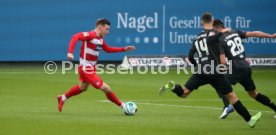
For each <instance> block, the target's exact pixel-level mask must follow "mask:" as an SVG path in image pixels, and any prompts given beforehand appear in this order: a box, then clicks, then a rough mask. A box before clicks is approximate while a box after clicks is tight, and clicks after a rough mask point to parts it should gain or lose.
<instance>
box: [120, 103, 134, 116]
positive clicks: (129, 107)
mask: <svg viewBox="0 0 276 135" xmlns="http://www.w3.org/2000/svg"><path fill="white" fill-rule="evenodd" d="M123 110H124V113H125V115H134V114H135V113H136V112H137V105H136V104H135V103H134V102H125V106H124V109H123Z"/></svg>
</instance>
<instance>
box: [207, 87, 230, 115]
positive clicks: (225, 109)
mask: <svg viewBox="0 0 276 135" xmlns="http://www.w3.org/2000/svg"><path fill="white" fill-rule="evenodd" d="M211 85H212V86H213V87H214V88H215V90H216V92H217V94H218V96H219V97H220V99H221V100H222V102H223V104H224V107H223V109H222V113H221V115H220V117H219V119H225V118H227V116H228V115H229V114H230V113H232V112H234V107H233V105H232V104H230V103H229V100H228V98H227V97H226V96H224V95H223V94H222V93H221V90H220V89H218V88H216V86H217V85H216V84H213V83H211Z"/></svg>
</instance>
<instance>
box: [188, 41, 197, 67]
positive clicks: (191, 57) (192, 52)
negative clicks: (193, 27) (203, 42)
mask: <svg viewBox="0 0 276 135" xmlns="http://www.w3.org/2000/svg"><path fill="white" fill-rule="evenodd" d="M195 52H196V48H195V45H194V43H193V45H192V47H191V49H190V51H189V54H188V59H189V61H190V62H191V64H193V65H194V66H196V65H197V63H196V61H195V58H194V54H195Z"/></svg>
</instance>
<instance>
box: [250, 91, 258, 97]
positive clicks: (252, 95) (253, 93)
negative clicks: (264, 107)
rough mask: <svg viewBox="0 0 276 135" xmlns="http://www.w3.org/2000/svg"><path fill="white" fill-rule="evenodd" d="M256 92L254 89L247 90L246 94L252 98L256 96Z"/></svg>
mask: <svg viewBox="0 0 276 135" xmlns="http://www.w3.org/2000/svg"><path fill="white" fill-rule="evenodd" d="M257 94H258V93H257V92H256V91H255V90H254V91H248V95H249V96H250V97H252V98H256V96H257Z"/></svg>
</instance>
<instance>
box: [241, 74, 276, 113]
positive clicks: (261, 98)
mask: <svg viewBox="0 0 276 135" xmlns="http://www.w3.org/2000/svg"><path fill="white" fill-rule="evenodd" d="M240 84H241V85H242V86H243V87H244V89H245V90H246V91H247V93H248V95H249V96H250V97H252V98H253V99H255V100H256V101H258V102H260V103H261V104H263V105H265V106H268V107H270V108H271V109H272V110H273V111H274V112H275V113H276V106H275V104H274V103H273V102H272V101H271V100H270V98H269V97H267V96H266V95H263V94H261V93H260V92H257V90H256V86H255V83H254V81H253V79H252V76H251V70H250V71H249V73H248V75H247V76H245V78H244V80H242V81H241V82H240Z"/></svg>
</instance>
